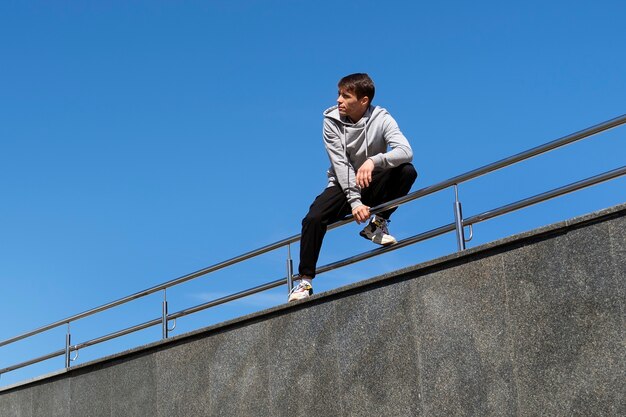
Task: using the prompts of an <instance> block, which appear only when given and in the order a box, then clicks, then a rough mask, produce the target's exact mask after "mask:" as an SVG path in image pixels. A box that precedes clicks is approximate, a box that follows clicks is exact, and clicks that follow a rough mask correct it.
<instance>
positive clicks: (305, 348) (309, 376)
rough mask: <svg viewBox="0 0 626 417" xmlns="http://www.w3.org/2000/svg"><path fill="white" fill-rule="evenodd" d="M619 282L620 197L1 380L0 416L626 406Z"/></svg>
mask: <svg viewBox="0 0 626 417" xmlns="http://www.w3.org/2000/svg"><path fill="white" fill-rule="evenodd" d="M321 279H323V278H321ZM625 281H626V206H621V207H616V208H613V209H609V210H605V211H603V212H599V213H596V214H593V215H590V216H586V217H584V218H579V219H574V220H573V221H568V222H563V223H560V224H558V225H554V226H549V227H546V228H543V229H541V230H538V231H533V232H529V233H525V234H523V235H520V236H515V237H512V238H508V239H504V240H503V241H499V242H495V243H493V244H489V245H485V246H483V247H480V248H474V249H471V250H469V251H467V252H466V253H464V254H462V255H451V256H448V257H445V258H442V259H439V260H435V261H432V262H429V263H426V264H421V265H417V266H415V267H412V268H408V269H405V270H402V271H398V272H397V273H394V274H390V275H387V276H384V277H378V278H375V279H372V280H369V281H367V282H364V283H359V284H355V285H352V286H349V287H345V288H342V289H339V290H336V291H332V292H330V293H326V294H320V295H317V296H315V297H314V298H313V299H312V300H310V301H305V302H301V303H298V304H296V305H283V306H279V307H276V308H274V309H271V310H267V311H265V312H262V313H258V314H254V315H251V316H247V317H245V318H242V319H238V320H234V321H231V322H228V323H225V324H222V325H218V326H213V327H211V328H208V329H205V330H202V331H199V332H196V333H194V334H193V335H190V336H187V337H179V338H177V339H174V340H170V341H168V342H165V343H155V344H153V345H150V346H147V347H144V348H141V349H136V350H134V351H131V352H127V353H125V354H121V355H117V356H115V357H112V358H108V359H105V360H103V361H99V362H96V363H92V364H86V365H82V366H79V367H76V368H74V369H72V370H71V371H70V372H68V373H64V374H61V375H57V376H54V377H52V378H48V379H45V380H42V381H38V382H33V383H31V384H27V385H24V386H21V387H14V388H12V389H9V390H5V391H3V392H0V416H2V417H5V416H6V417H8V416H28V417H31V416H32V417H35V416H46V417H54V416H74V417H88V416H106V417H110V416H152V417H165V416H167V417H173V416H272V417H276V416H289V417H294V416H451V415H472V416H536V415H545V416H624V415H626V402H625V399H624V398H626V389H625V386H626V384H625V383H624V377H625V375H626V343H625V342H626V338H625V331H626V330H625V324H626V323H625V306H624V304H625V301H624V300H625V298H626V297H625V295H626V290H625Z"/></svg>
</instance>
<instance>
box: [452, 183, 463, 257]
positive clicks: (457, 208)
mask: <svg viewBox="0 0 626 417" xmlns="http://www.w3.org/2000/svg"><path fill="white" fill-rule="evenodd" d="M454 222H455V224H456V244H457V246H458V248H459V252H461V251H463V250H465V230H463V211H462V210H461V202H460V201H459V186H458V184H454Z"/></svg>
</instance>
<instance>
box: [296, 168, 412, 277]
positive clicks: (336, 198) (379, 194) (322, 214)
mask: <svg viewBox="0 0 626 417" xmlns="http://www.w3.org/2000/svg"><path fill="white" fill-rule="evenodd" d="M416 178H417V172H415V168H414V167H413V165H412V164H410V163H406V164H402V165H400V166H398V167H395V168H391V169H387V170H384V171H380V172H377V173H375V174H374V175H373V176H372V182H371V183H370V186H369V187H367V188H365V189H364V190H362V191H361V201H362V202H363V204H365V205H367V206H370V207H374V206H378V205H380V204H383V203H386V202H387V201H391V200H393V199H396V198H399V197H403V196H405V195H407V194H408V193H409V191H410V190H411V186H412V185H413V183H414V182H415V179H416ZM394 211H396V208H392V209H390V210H387V211H384V212H382V213H380V214H379V216H381V217H383V218H385V219H389V217H390V216H391V214H392V213H393V212H394ZM349 214H352V209H351V207H350V204H348V200H346V195H345V194H344V192H343V190H342V189H341V187H339V186H333V187H328V188H326V189H325V190H324V191H323V192H322V194H320V195H318V196H317V198H316V199H315V201H313V204H311V207H310V208H309V212H308V213H307V215H306V217H305V218H304V219H302V238H301V240H300V266H299V268H298V272H299V273H300V275H307V276H309V277H311V278H313V277H315V269H316V265H317V259H318V258H319V255H320V250H321V249H322V241H323V240H324V235H325V234H326V229H327V227H328V225H329V224H331V223H334V222H335V221H337V220H339V219H342V218H344V217H345V216H347V215H349Z"/></svg>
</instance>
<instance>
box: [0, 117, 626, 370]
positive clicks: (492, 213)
mask: <svg viewBox="0 0 626 417" xmlns="http://www.w3.org/2000/svg"><path fill="white" fill-rule="evenodd" d="M624 123H626V115H622V116H619V117H616V118H614V119H611V120H608V121H606V122H603V123H600V124H598V125H595V126H592V127H590V128H587V129H584V130H581V131H579V132H576V133H573V134H570V135H567V136H564V137H562V138H560V139H556V140H554V141H551V142H548V143H546V144H543V145H540V146H537V147H535V148H532V149H529V150H527V151H525V152H521V153H518V154H516V155H513V156H511V157H508V158H504V159H502V160H499V161H497V162H494V163H491V164H488V165H485V166H483V167H480V168H477V169H474V170H472V171H469V172H466V173H464V174H461V175H458V176H456V177H453V178H450V179H448V180H445V181H442V182H439V183H437V184H434V185H432V186H429V187H425V188H422V189H420V190H417V191H415V192H413V193H410V194H408V195H406V196H404V197H402V198H398V199H395V200H393V201H390V202H388V203H385V204H382V205H379V206H376V207H373V208H372V209H371V213H372V214H376V213H380V212H382V211H384V210H388V209H390V208H394V207H398V206H400V205H402V204H405V203H407V202H410V201H413V200H415V199H418V198H421V197H424V196H427V195H430V194H433V193H435V192H438V191H441V190H444V189H446V188H449V187H452V186H457V185H458V184H461V183H463V182H466V181H469V180H472V179H474V178H477V177H480V176H482V175H485V174H488V173H490V172H493V171H496V170H499V169H501V168H504V167H507V166H510V165H513V164H516V163H518V162H521V161H524V160H527V159H530V158H532V157H534V156H537V155H540V154H544V153H546V152H549V151H551V150H554V149H556V148H559V147H562V146H565V145H568V144H571V143H573V142H575V141H579V140H581V139H585V138H588V137H590V136H593V135H595V134H597V133H600V132H603V131H606V130H609V129H612V128H614V127H617V126H620V125H622V124H624ZM625 174H626V167H621V168H618V169H614V170H612V171H609V172H606V173H603V174H600V175H596V176H594V177H591V178H587V179H585V180H582V181H578V182H576V183H572V184H569V185H567V186H563V187H560V188H557V189H554V190H551V191H548V192H545V193H542V194H539V195H536V196H533V197H529V198H527V199H524V200H520V201H518V202H515V203H511V204H508V205H506V206H502V207H500V208H497V209H493V210H489V211H487V212H484V213H481V214H478V215H475V216H472V217H469V218H467V219H461V227H464V226H471V225H473V224H475V223H479V222H481V221H485V220H488V219H491V218H493V217H497V216H500V215H502V214H506V213H509V212H511V211H515V210H518V209H520V208H524V207H527V206H530V205H533V204H537V203H538V202H542V201H546V200H548V199H551V198H555V197H558V196H560V195H563V194H567V193H570V192H573V191H576V190H579V189H582V188H586V187H589V186H592V185H595V184H598V183H601V182H604V181H608V180H611V179H614V178H617V177H619V176H622V175H625ZM352 220H353V218H352V216H347V217H346V218H344V219H341V220H339V221H337V222H335V223H333V224H332V225H329V227H328V229H329V230H330V229H334V228H337V227H339V226H342V225H344V224H346V223H349V222H351V221H352ZM457 227H458V226H457V225H455V223H451V224H448V225H445V226H441V227H439V228H436V229H433V230H431V231H428V232H424V233H421V234H418V235H415V236H412V237H410V238H406V239H403V240H401V241H399V242H398V243H397V244H395V245H392V246H387V247H381V248H377V249H374V250H371V251H368V252H365V253H362V254H359V255H356V256H353V257H350V258H347V259H344V260H341V261H337V262H334V263H331V264H328V265H325V266H322V267H319V268H318V269H317V273H318V274H320V273H324V272H327V271H330V270H333V269H336V268H339V267H342V266H346V265H349V264H352V263H356V262H360V261H362V260H365V259H369V258H371V257H374V256H378V255H380V254H383V253H387V252H390V251H393V250H397V249H400V248H403V247H406V246H408V245H411V244H414V243H417V242H420V241H423V240H427V239H430V238H433V237H436V236H439V235H442V234H445V233H448V232H451V231H454V230H455V229H456V228H457ZM457 232H458V230H457ZM299 240H300V235H299V234H298V235H294V236H291V237H288V238H286V239H283V240H280V241H278V242H275V243H272V244H269V245H267V246H263V247H261V248H258V249H256V250H253V251H250V252H247V253H244V254H242V255H239V256H236V257H234V258H231V259H229V260H226V261H223V262H220V263H217V264H215V265H212V266H209V267H206V268H203V269H200V270H198V271H195V272H192V273H190V274H187V275H183V276H181V277H179V278H175V279H173V280H170V281H167V282H164V283H162V284H159V285H157V286H154V287H151V288H149V289H146V290H143V291H140V292H137V293H135V294H132V295H129V296H126V297H123V298H120V299H118V300H116V301H113V302H110V303H107V304H104V305H102V306H100V307H97V308H94V309H91V310H87V311H85V312H83V313H80V314H76V315H74V316H71V317H68V318H66V319H63V320H59V321H57V322H54V323H51V324H48V325H46V326H43V327H40V328H38V329H35V330H32V331H29V332H26V333H23V334H21V335H18V336H15V337H12V338H10V339H6V340H4V341H0V347H2V346H5V345H8V344H11V343H14V342H16V341H19V340H22V339H26V338H28V337H30V336H34V335H36V334H39V333H42V332H45V331H47V330H51V329H53V328H56V327H59V326H62V325H66V324H69V323H71V322H74V321H77V320H80V319H82V318H85V317H88V316H91V315H94V314H97V313H99V312H102V311H105V310H108V309H111V308H113V307H116V306H119V305H121V304H125V303H127V302H130V301H133V300H136V299H138V298H142V297H144V296H147V295H150V294H154V293H156V292H159V291H164V290H166V289H168V288H170V287H173V286H175V285H178V284H182V283H184V282H187V281H190V280H192V279H195V278H198V277H200V276H203V275H206V274H209V273H211V272H215V271H217V270H220V269H223V268H226V267H228V266H231V265H234V264H236V263H239V262H243V261H245V260H247V259H250V258H253V257H256V256H259V255H262V254H265V253H267V252H270V251H273V250H276V249H279V248H281V247H284V246H288V245H290V244H292V243H295V242H297V241H299ZM285 282H289V277H287V278H282V279H279V280H276V281H272V282H269V283H266V284H262V285H260V286H257V287H254V288H251V289H248V290H244V291H241V292H238V293H236V294H232V295H229V296H225V297H222V298H219V299H217V300H213V301H210V302H207V303H204V304H201V305H198V306H195V307H191V308H188V309H185V310H181V311H179V312H177V313H172V314H167V312H165V313H164V317H163V318H158V319H154V320H150V321H148V322H145V323H143V324H139V325H136V326H132V327H129V328H127V329H124V330H120V331H118V332H114V333H111V334H109V335H107V336H102V337H99V338H97V339H93V340H91V341H88V342H83V343H81V344H78V345H73V346H67V347H66V349H65V350H63V351H56V352H53V353H50V354H48V355H45V356H42V357H41V358H37V359H32V360H29V361H26V362H23V363H21V364H17V365H13V366H10V367H7V368H4V369H0V375H1V374H3V373H6V372H9V371H12V370H15V369H19V368H21V367H24V366H28V365H32V364H34V363H37V362H40V361H43V360H47V359H50V358H53V357H56V356H61V355H63V354H68V353H69V352H72V351H78V350H79V349H82V348H85V347H88V346H92V345H95V344H97V343H102V342H105V341H108V340H111V339H114V338H116V337H120V336H123V335H126V334H130V333H133V332H135V331H139V330H142V329H145V328H148V327H151V326H154V325H157V324H160V323H162V322H163V321H164V320H165V321H169V320H175V319H177V318H180V317H183V316H186V315H189V314H192V313H195V312H198V311H201V310H204V309H207V308H210V307H214V306H217V305H220V304H224V303H226V302H230V301H233V300H236V299H239V298H243V297H246V296H249V295H252V294H256V293H259V292H262V291H266V290H269V289H272V288H275V287H278V286H281V285H284V284H285Z"/></svg>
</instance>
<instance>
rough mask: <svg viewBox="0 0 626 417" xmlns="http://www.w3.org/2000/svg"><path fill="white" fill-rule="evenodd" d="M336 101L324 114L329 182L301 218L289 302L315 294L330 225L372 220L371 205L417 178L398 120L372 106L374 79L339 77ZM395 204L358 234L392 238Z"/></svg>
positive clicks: (376, 238) (394, 194) (402, 191)
mask: <svg viewBox="0 0 626 417" xmlns="http://www.w3.org/2000/svg"><path fill="white" fill-rule="evenodd" d="M338 87H339V96H338V97H337V105H336V106H333V107H331V108H329V109H328V110H326V111H325V112H324V131H323V135H324V145H325V146H326V151H327V152H328V157H329V158H330V163H331V166H330V168H329V170H328V186H327V187H326V189H325V190H324V191H323V192H322V194H320V195H319V196H318V197H317V198H316V199H315V201H314V202H313V204H312V205H311V207H310V209H309V212H308V214H307V215H306V217H305V218H304V219H303V220H302V237H301V240H300V266H299V268H298V272H299V276H297V277H296V280H295V281H294V288H293V290H292V291H291V292H290V294H289V301H294V300H301V299H303V298H307V297H309V296H310V295H312V294H313V286H312V284H311V281H312V279H313V278H314V277H315V269H316V265H317V260H318V257H319V253H320V250H321V248H322V240H323V239H324V235H325V234H326V228H327V226H328V225H329V224H331V223H333V222H335V221H337V220H339V219H341V218H343V217H345V216H347V215H349V214H350V213H352V215H353V216H354V219H355V220H356V222H357V223H359V224H361V223H365V222H367V221H368V220H370V217H371V215H370V207H372V206H377V205H380V204H382V203H384V202H387V201H390V200H393V199H395V198H399V197H402V196H405V195H407V194H408V192H409V190H410V189H411V186H412V185H413V182H415V179H416V177H417V173H416V171H415V168H414V167H413V165H412V164H411V163H410V162H411V160H412V159H413V151H412V150H411V146H410V145H409V142H408V141H407V139H406V138H405V137H404V135H403V134H402V132H401V131H400V129H399V128H398V124H397V123H396V121H395V120H394V119H393V117H391V115H390V114H389V113H388V112H387V110H385V109H383V108H381V107H378V106H376V107H374V106H372V104H371V103H372V100H373V98H374V92H375V88H374V82H373V81H372V80H371V78H370V77H369V76H368V75H367V74H351V75H348V76H346V77H344V78H342V79H341V80H340V81H339V84H338ZM394 211H395V208H393V209H391V210H387V211H384V212H382V213H380V214H378V215H376V216H375V217H374V218H373V219H371V221H370V222H369V224H368V225H367V226H366V227H365V228H364V229H363V230H362V231H361V233H360V235H361V236H363V237H364V238H366V239H368V240H371V241H372V242H374V243H377V244H380V245H391V244H393V243H396V239H395V238H394V237H393V236H392V235H391V234H390V233H389V230H388V226H387V224H388V223H389V217H390V216H391V214H392V213H393V212H394Z"/></svg>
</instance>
